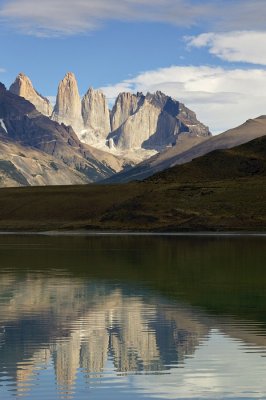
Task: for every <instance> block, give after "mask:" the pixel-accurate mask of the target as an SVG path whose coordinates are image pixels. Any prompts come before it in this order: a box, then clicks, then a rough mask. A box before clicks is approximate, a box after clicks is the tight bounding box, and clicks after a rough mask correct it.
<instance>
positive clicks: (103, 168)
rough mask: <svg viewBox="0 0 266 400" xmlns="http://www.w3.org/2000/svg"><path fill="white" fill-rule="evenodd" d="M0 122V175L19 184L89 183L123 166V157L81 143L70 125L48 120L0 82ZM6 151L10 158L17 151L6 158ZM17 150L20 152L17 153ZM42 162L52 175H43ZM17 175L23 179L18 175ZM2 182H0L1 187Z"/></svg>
mask: <svg viewBox="0 0 266 400" xmlns="http://www.w3.org/2000/svg"><path fill="white" fill-rule="evenodd" d="M0 121H1V123H0V141H1V143H3V142H5V144H6V145H5V149H4V150H3V152H2V153H1V155H0V160H2V161H8V163H4V162H2V164H1V163H0V175H1V173H2V171H4V172H5V171H6V172H7V174H8V176H9V178H10V177H12V176H13V177H18V179H19V183H20V184H23V183H24V184H25V185H27V184H36V185H41V184H75V183H89V182H94V181H97V180H101V179H103V178H104V177H108V176H110V175H112V174H113V173H115V172H117V171H119V170H121V169H122V167H123V162H124V160H123V159H122V160H118V158H117V157H115V156H113V155H112V154H108V153H105V152H103V151H101V150H97V149H94V148H92V147H90V146H88V145H85V144H83V143H81V142H80V141H79V139H78V137H77V135H76V134H75V132H74V131H73V129H72V128H71V127H70V126H69V127H66V126H65V125H63V124H61V125H60V124H58V123H57V122H55V121H52V120H51V119H50V118H48V117H46V116H44V115H43V114H41V113H40V112H38V111H37V110H36V108H35V107H34V106H33V104H31V103H30V102H29V101H27V100H25V99H23V98H22V97H19V96H16V95H14V94H13V93H11V92H9V91H7V90H6V89H5V87H4V85H2V84H0ZM1 143H0V144H1ZM12 146H13V147H12ZM16 146H17V147H16ZM18 146H19V149H17V150H16V148H18ZM9 147H10V152H9V150H8V148H9ZM0 151H1V148H0ZM12 152H13V153H12ZM9 153H10V157H11V154H15V155H16V154H17V155H18V157H16V159H15V157H13V156H12V157H11V159H10V157H9V155H8V154H9ZM20 153H21V154H23V155H22V156H19V154H20ZM34 160H35V161H36V160H37V161H38V162H39V164H38V163H36V162H34ZM9 161H11V163H12V165H11V164H10V163H9ZM37 164H38V165H37ZM46 165H48V167H49V168H48V169H49V174H50V175H51V174H53V177H51V178H49V177H47V176H48V172H47V171H48V169H47V168H46ZM40 166H42V167H43V168H39V167H40ZM18 171H19V173H17V172H18ZM45 171H46V172H45ZM60 171H61V172H62V174H61V177H62V179H61V180H60V177H59V175H60ZM20 174H22V175H23V176H24V178H25V179H23V178H21V176H18V175H20ZM38 175H40V176H38ZM55 175H57V178H56V179H54V177H55ZM33 178H36V179H33ZM0 179H1V178H0ZM5 181H6V182H7V180H5ZM3 182H4V181H3ZM8 182H9V181H8ZM10 182H11V181H10ZM11 183H12V182H11ZM6 185H7V184H5V183H3V185H2V186H6ZM8 185H9V183H8ZM12 185H13V186H15V185H14V184H13V183H12ZM0 186H1V182H0Z"/></svg>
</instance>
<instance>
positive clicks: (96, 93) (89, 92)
mask: <svg viewBox="0 0 266 400" xmlns="http://www.w3.org/2000/svg"><path fill="white" fill-rule="evenodd" d="M93 94H95V95H100V96H102V97H106V96H105V94H104V93H103V91H102V90H101V89H94V88H93V87H92V86H90V87H89V89H88V90H87V92H86V93H85V95H84V97H86V96H90V95H93Z"/></svg>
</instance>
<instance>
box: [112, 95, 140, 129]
mask: <svg viewBox="0 0 266 400" xmlns="http://www.w3.org/2000/svg"><path fill="white" fill-rule="evenodd" d="M144 99H145V97H144V96H143V94H142V93H137V95H135V94H132V93H126V92H124V93H120V94H119V95H118V97H117V99H116V101H115V105H114V107H113V109H112V111H111V128H112V131H115V130H116V129H118V128H119V127H120V126H121V125H122V124H123V123H124V122H125V121H126V120H127V119H128V118H129V117H130V116H131V115H133V114H135V112H136V111H137V110H138V109H139V107H140V106H141V105H142V104H143V102H144Z"/></svg>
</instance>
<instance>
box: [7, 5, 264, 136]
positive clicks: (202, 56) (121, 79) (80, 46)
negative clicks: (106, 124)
mask: <svg viewBox="0 0 266 400" xmlns="http://www.w3.org/2000/svg"><path fill="white" fill-rule="evenodd" d="M265 20H266V7H265V0H252V1H248V0H212V1H210V0H201V1H200V0H194V1H193V0H75V1H74V0H46V1H45V2H44V1H43V0H0V45H1V57H0V80H1V81H2V82H3V83H5V84H6V85H7V86H9V85H10V84H11V83H12V81H13V80H14V79H15V77H16V75H17V74H18V73H19V72H24V73H26V74H27V75H28V76H29V77H30V78H31V80H32V81H33V84H34V86H35V87H36V89H37V90H38V91H39V92H41V93H42V94H43V95H46V96H55V95H56V91H57V86H58V83H59V80H60V79H62V78H63V76H64V74H65V73H66V72H67V71H72V72H74V73H75V75H76V77H77V79H78V83H79V88H80V93H81V94H84V93H85V91H86V90H87V89H88V87H89V86H93V87H95V88H101V89H102V90H103V91H105V93H106V94H107V96H108V98H110V99H111V98H113V97H115V96H116V95H117V94H118V92H119V91H123V90H127V91H128V90H129V91H136V90H141V91H144V92H146V91H155V90H162V91H164V92H166V93H167V94H169V95H171V96H173V97H175V98H177V99H178V100H181V101H183V102H185V104H186V105H187V106H188V107H190V108H192V109H193V110H195V111H196V112H197V114H198V117H199V119H201V120H202V121H203V122H205V123H206V124H208V125H209V126H210V128H211V130H212V131H214V132H220V131H223V130H225V129H227V128H230V127H232V126H235V125H238V124H240V123H241V122H244V121H245V120H246V119H248V118H251V117H255V116H258V115H261V114H266V52H265V48H266V28H265Z"/></svg>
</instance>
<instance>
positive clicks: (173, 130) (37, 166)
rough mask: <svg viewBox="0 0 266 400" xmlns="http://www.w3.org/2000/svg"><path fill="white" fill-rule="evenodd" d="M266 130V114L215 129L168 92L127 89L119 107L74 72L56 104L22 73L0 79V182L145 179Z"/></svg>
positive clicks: (65, 81)
mask: <svg viewBox="0 0 266 400" xmlns="http://www.w3.org/2000/svg"><path fill="white" fill-rule="evenodd" d="M265 134H266V119H265V118H263V117H260V118H257V119H255V120H249V121H247V122H246V123H245V124H244V125H242V126H240V127H239V128H236V129H233V130H230V131H227V132H225V133H223V134H221V135H218V136H214V137H212V135H211V133H210V131H209V129H208V127H207V126H205V125H203V124H202V123H201V122H199V121H198V120H197V117H196V115H195V113H194V112H193V111H191V110H189V109H188V108H186V107H185V106H184V105H183V104H182V103H180V102H178V101H176V100H174V99H172V98H171V97H169V96H166V95H165V94H163V93H161V92H156V93H155V94H151V93H148V94H147V95H144V94H142V93H137V94H132V93H120V94H119V95H118V97H117V99H116V101H115V104H114V106H113V108H112V110H109V108H108V104H107V99H106V97H105V95H104V94H103V93H102V92H101V91H99V90H94V89H92V88H90V89H89V90H88V91H87V93H86V94H85V95H84V97H83V98H82V99H81V97H80V95H79V91H78V85H77V81H76V78H75V76H74V74H73V73H67V74H66V76H65V77H64V79H63V80H62V81H61V82H60V84H59V88H58V94H57V99H56V104H55V106H54V107H52V105H51V104H50V102H49V100H48V99H47V98H45V97H43V96H42V95H41V94H39V93H38V92H37V91H36V90H35V89H34V87H33V85H32V83H31V81H30V79H29V78H28V77H27V76H25V75H24V74H22V73H21V74H19V75H18V77H17V78H16V80H15V82H14V83H13V84H12V85H11V87H10V90H6V88H5V87H4V85H1V86H0V139H1V140H0V187H7V186H32V185H37V186H38V185H73V184H86V183H92V182H99V181H103V180H107V182H119V183H120V182H129V181H132V180H142V179H144V178H147V177H148V176H151V175H153V174H154V173H156V172H159V171H162V170H164V169H167V168H169V167H173V166H175V165H178V164H183V163H187V162H190V161H191V160H192V159H194V158H196V157H200V156H202V155H204V154H207V153H209V152H211V151H213V150H216V149H227V148H232V147H234V146H237V145H240V144H242V143H246V142H248V141H250V140H252V139H254V138H256V137H259V136H263V135H265Z"/></svg>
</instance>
